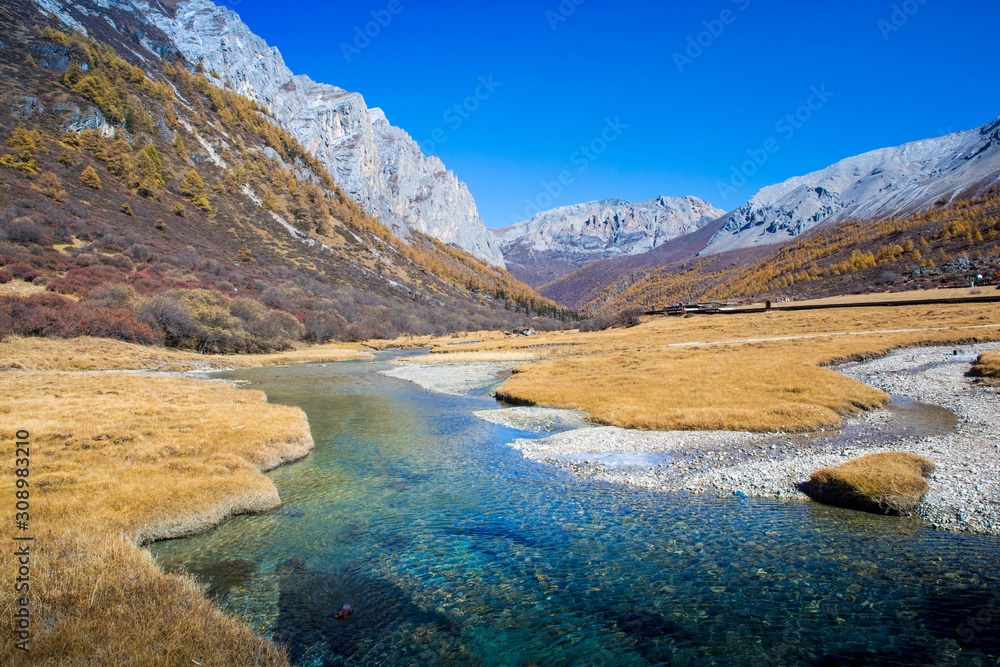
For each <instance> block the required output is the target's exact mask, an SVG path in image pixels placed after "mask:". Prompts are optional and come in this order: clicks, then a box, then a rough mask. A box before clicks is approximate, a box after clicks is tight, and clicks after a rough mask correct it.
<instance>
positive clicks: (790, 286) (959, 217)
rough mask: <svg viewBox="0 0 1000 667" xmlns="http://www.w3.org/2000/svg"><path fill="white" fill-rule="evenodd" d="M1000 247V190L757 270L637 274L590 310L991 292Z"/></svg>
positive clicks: (810, 240)
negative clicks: (977, 288)
mask: <svg viewBox="0 0 1000 667" xmlns="http://www.w3.org/2000/svg"><path fill="white" fill-rule="evenodd" d="M998 245H1000V190H998V189H997V188H994V189H993V190H991V191H990V192H989V193H987V194H986V195H984V196H982V197H977V198H974V199H967V200H962V201H957V202H955V203H952V204H949V203H948V202H946V201H941V202H938V206H936V207H935V208H934V209H933V210H931V211H927V212H926V213H922V214H919V215H915V216H912V217H907V218H889V219H887V220H883V221H881V222H877V223H874V222H870V221H856V220H849V221H846V222H843V223H840V224H839V225H837V226H835V227H831V228H826V229H822V230H818V231H816V232H813V233H810V234H806V235H804V236H802V237H801V238H799V239H798V240H796V241H794V242H792V243H789V244H787V245H784V246H781V247H779V248H777V249H774V250H771V249H767V250H768V252H767V253H766V254H765V255H764V256H763V257H759V258H758V259H755V260H751V261H746V259H745V258H746V254H745V253H741V252H730V253H725V254H721V255H712V256H709V257H702V258H698V257H695V258H693V259H688V260H686V261H680V262H674V263H671V264H668V265H665V266H663V267H660V268H657V269H653V270H648V271H640V272H634V273H632V274H630V275H627V276H625V277H623V278H621V279H619V280H617V281H615V282H614V283H612V284H611V285H608V286H607V287H604V288H603V289H600V290H598V291H596V292H595V293H593V294H592V295H591V296H590V298H589V300H588V301H587V302H586V303H585V304H584V306H583V310H584V311H586V312H594V313H600V314H605V315H607V314H614V313H619V312H623V311H627V310H630V309H635V308H642V309H645V308H649V307H651V306H654V305H659V306H663V305H666V304H670V303H675V302H682V301H684V302H686V301H705V300H716V301H726V300H736V299H744V298H756V299H763V298H772V299H777V298H803V297H821V296H828V295H832V294H851V293H865V292H874V291H886V290H896V291H901V290H912V289H923V288H931V287H947V286H959V285H966V286H968V285H970V283H977V284H980V285H982V284H984V283H993V282H995V281H996V278H997V270H998V267H1000V247H998ZM758 255H759V251H758ZM588 270H592V268H591V267H587V268H584V269H582V270H581V271H580V272H578V275H576V276H575V279H577V280H579V279H580V278H581V276H585V275H586V273H587V271H588ZM980 276H981V277H980Z"/></svg>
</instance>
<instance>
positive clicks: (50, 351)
mask: <svg viewBox="0 0 1000 667" xmlns="http://www.w3.org/2000/svg"><path fill="white" fill-rule="evenodd" d="M370 358H371V354H369V353H367V352H365V351H363V350H362V348H361V346H360V345H349V344H343V343H337V344H329V345H315V346H312V347H302V348H300V349H294V350H288V351H286V352H275V353H273V354H243V355H212V354H198V353H196V352H185V351H181V350H172V349H168V348H164V347H155V346H144V345H134V344H132V343H123V342H122V341H118V340H110V339H107V338H86V337H81V338H69V339H59V338H19V337H17V336H12V337H10V338H8V339H7V340H5V341H3V342H2V343H0V370H4V369H16V370H36V371H104V370H114V371H160V372H184V371H208V370H220V369H232V368H250V367H256V366H275V365H281V364H299V363H325V362H335V361H351V360H355V359H370Z"/></svg>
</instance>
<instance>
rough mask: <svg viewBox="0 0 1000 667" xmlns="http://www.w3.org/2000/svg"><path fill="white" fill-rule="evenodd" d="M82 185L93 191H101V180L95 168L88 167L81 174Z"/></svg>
mask: <svg viewBox="0 0 1000 667" xmlns="http://www.w3.org/2000/svg"><path fill="white" fill-rule="evenodd" d="M80 185H83V186H85V187H88V188H90V189H91V190H100V189H101V179H100V177H99V176H98V175H97V172H96V171H95V170H94V168H93V167H87V168H86V169H84V170H83V173H81V174H80Z"/></svg>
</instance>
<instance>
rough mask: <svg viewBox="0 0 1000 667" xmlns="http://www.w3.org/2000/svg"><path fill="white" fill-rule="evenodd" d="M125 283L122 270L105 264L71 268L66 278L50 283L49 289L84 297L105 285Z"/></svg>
mask: <svg viewBox="0 0 1000 667" xmlns="http://www.w3.org/2000/svg"><path fill="white" fill-rule="evenodd" d="M71 266H75V265H71ZM124 281H125V276H124V275H123V274H122V272H121V270H120V269H118V268H116V267H113V266H106V265H103V264H94V265H92V266H88V267H87V268H85V269H84V268H80V267H75V268H71V269H70V270H69V271H67V272H66V275H65V276H63V277H61V278H53V279H52V281H51V282H49V289H50V290H51V291H53V292H59V293H60V294H79V295H82V294H86V293H87V292H90V291H91V290H94V289H97V288H98V287H101V286H103V285H107V284H110V283H120V282H124Z"/></svg>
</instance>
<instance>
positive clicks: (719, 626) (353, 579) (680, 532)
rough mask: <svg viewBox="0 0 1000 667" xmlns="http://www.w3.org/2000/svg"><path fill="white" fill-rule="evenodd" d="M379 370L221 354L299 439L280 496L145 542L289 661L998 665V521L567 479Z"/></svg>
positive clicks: (498, 432)
mask: <svg viewBox="0 0 1000 667" xmlns="http://www.w3.org/2000/svg"><path fill="white" fill-rule="evenodd" d="M379 367H380V364H379V363H349V364H336V365H328V366H325V367H322V366H313V367H305V366H299V367H290V368H280V369H274V368H271V369H257V370H251V371H241V372H239V373H233V374H229V375H228V377H235V378H241V379H246V380H250V381H252V383H253V384H252V388H254V389H259V390H263V391H265V392H266V393H267V394H268V396H269V399H270V400H271V401H272V402H275V403H283V404H288V405H297V406H300V407H302V408H303V409H304V410H305V411H306V413H307V414H308V416H309V420H310V424H311V427H312V432H313V436H314V439H315V441H316V450H315V452H314V454H313V455H312V456H311V457H309V458H308V459H306V460H304V461H302V462H300V463H296V464H292V465H289V466H286V467H284V468H281V469H278V470H276V471H274V472H272V473H270V477H271V478H272V479H273V480H274V482H275V484H276V485H277V487H278V489H279V491H280V493H281V497H282V499H283V500H284V502H285V506H284V507H283V508H281V509H280V510H277V511H274V512H271V513H269V514H266V515H261V516H245V517H237V518H235V519H233V520H230V521H228V522H226V523H225V524H224V525H222V526H221V527H219V528H218V529H216V530H213V531H212V532H210V533H207V534H205V535H202V536H198V537H195V538H192V539H184V540H175V541H170V542H164V543H160V544H157V545H153V552H154V554H155V555H156V556H157V558H158V559H159V560H160V562H161V563H162V564H163V565H164V566H165V567H167V568H169V569H181V568H183V569H187V570H188V571H190V572H193V573H195V574H197V575H198V576H200V577H202V578H203V579H204V580H205V581H206V582H207V583H209V584H210V592H211V594H212V595H213V596H215V597H216V598H217V599H218V601H219V603H220V604H221V605H222V606H223V607H224V608H226V609H227V610H230V611H233V612H236V613H238V614H240V615H242V616H244V617H245V618H246V619H247V620H248V622H249V623H251V625H253V627H254V628H255V629H256V630H257V631H258V632H259V633H260V634H262V635H266V636H271V637H273V638H274V639H275V640H276V641H278V642H281V643H283V644H285V645H287V647H288V649H289V654H290V656H291V658H292V660H293V661H294V662H295V663H296V664H299V665H340V664H356V665H375V664H378V665H438V664H441V665H444V664H455V665H459V664H462V665H464V664H474V665H511V666H513V665H584V666H594V667H602V666H604V665H612V664H613V665H616V666H617V665H647V664H665V665H714V664H719V665H760V664H767V665H855V664H857V665H903V664H907V665H909V664H955V665H996V664H998V662H1000V540H997V539H995V538H984V537H976V536H970V535H960V534H952V533H944V532H936V531H933V530H930V529H928V528H927V527H925V526H923V525H922V524H920V523H919V522H917V521H915V520H910V519H900V518H887V517H877V516H871V515H866V514H859V513H854V512H848V511H842V510H837V509H833V508H827V507H824V506H821V505H818V504H815V503H807V502H778V501H766V500H752V499H751V500H740V499H737V498H733V499H718V498H714V497H708V496H694V495H678V494H661V493H653V492H647V491H642V490H636V489H631V488H625V487H619V486H615V485H609V484H604V483H596V482H591V481H585V480H579V479H576V478H574V477H572V476H570V475H568V474H564V473H562V472H559V471H556V470H554V469H552V468H549V467H546V466H542V465H537V464H534V463H530V462H527V461H525V460H523V459H522V458H521V457H520V455H519V454H518V453H517V452H515V451H514V450H512V449H509V448H508V447H506V446H505V445H504V443H505V442H508V441H510V440H511V439H512V438H514V437H525V436H526V435H527V434H524V433H521V432H519V431H512V430H510V429H506V428H503V427H499V426H495V425H492V424H487V423H484V422H482V421H480V420H478V419H476V418H475V417H473V416H472V414H471V412H472V410H475V409H482V408H483V407H487V406H489V405H491V404H492V401H490V400H489V399H488V398H485V397H484V398H454V397H448V396H441V395H437V394H432V393H430V392H426V391H424V390H421V389H419V388H418V387H416V386H415V385H412V384H409V383H406V382H402V381H399V380H394V379H391V378H386V377H383V376H380V375H377V374H375V371H376V370H377V369H378V368H379ZM344 603H350V604H351V605H352V606H353V607H354V608H355V610H356V612H355V614H354V615H353V616H351V617H349V618H348V619H345V620H334V619H332V618H330V614H331V613H333V612H334V611H336V610H337V609H338V608H340V606H341V605H342V604H344Z"/></svg>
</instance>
